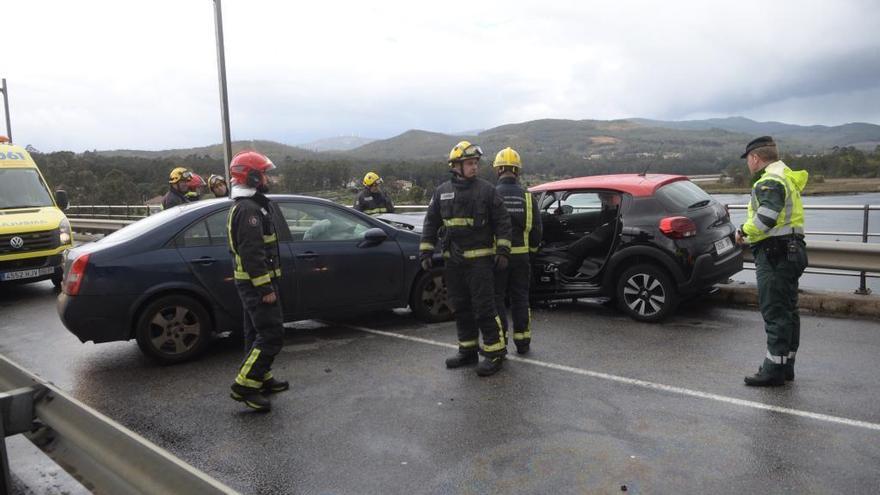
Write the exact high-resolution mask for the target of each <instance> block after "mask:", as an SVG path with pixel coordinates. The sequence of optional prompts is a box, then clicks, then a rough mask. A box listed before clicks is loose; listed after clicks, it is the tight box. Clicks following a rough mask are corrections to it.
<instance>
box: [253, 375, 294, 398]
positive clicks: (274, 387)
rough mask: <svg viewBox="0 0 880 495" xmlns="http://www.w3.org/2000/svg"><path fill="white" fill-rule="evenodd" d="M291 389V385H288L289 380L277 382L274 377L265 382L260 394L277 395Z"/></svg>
mask: <svg viewBox="0 0 880 495" xmlns="http://www.w3.org/2000/svg"><path fill="white" fill-rule="evenodd" d="M289 388H290V383H288V382H287V380H276V379H275V378H274V377H272V378H269V379H267V380H264V381H263V386H262V387H260V392H261V393H264V394H277V393H278V392H284V391H285V390H287V389H289Z"/></svg>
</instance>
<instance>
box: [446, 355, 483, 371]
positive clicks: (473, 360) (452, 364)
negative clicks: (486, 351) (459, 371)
mask: <svg viewBox="0 0 880 495" xmlns="http://www.w3.org/2000/svg"><path fill="white" fill-rule="evenodd" d="M471 364H477V353H476V352H461V351H458V354H456V355H455V356H452V357H451V358H448V359H447V360H446V367H447V368H449V369H453V368H461V367H462V366H468V365H471Z"/></svg>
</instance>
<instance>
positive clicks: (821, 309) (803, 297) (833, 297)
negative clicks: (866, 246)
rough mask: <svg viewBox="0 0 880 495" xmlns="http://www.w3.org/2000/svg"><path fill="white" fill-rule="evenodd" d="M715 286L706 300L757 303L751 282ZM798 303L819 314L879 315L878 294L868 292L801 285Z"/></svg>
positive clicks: (755, 289) (879, 300) (804, 308)
mask: <svg viewBox="0 0 880 495" xmlns="http://www.w3.org/2000/svg"><path fill="white" fill-rule="evenodd" d="M718 288H719V289H720V290H719V291H718V292H717V293H715V294H713V295H712V296H710V300H712V301H715V302H718V303H721V304H731V305H736V306H757V305H758V288H757V286H755V285H754V284H746V283H742V282H740V283H736V282H735V283H730V284H721V285H718ZM798 307H799V308H800V309H802V310H807V311H811V312H814V313H819V314H827V315H836V316H847V317H852V316H856V317H863V318H876V319H880V297H878V296H872V295H859V294H848V293H845V292H830V291H820V290H805V289H801V291H800V294H799V295H798Z"/></svg>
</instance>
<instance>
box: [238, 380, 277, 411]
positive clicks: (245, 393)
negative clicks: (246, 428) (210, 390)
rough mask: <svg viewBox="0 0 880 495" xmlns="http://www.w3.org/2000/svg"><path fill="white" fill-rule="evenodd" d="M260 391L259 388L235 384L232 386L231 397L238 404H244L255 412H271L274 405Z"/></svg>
mask: <svg viewBox="0 0 880 495" xmlns="http://www.w3.org/2000/svg"><path fill="white" fill-rule="evenodd" d="M260 391H261V389H259V388H254V387H245V386H244V385H239V384H237V383H235V384H233V385H232V393H230V394H229V396H230V397H232V398H233V399H234V400H237V401H238V402H244V404H245V405H246V406H248V407H249V408H251V409H253V410H255V411H260V412H266V411H269V410H271V409H272V403H271V402H269V399H267V398H266V397H264V396H263V395H262V394H261V393H260Z"/></svg>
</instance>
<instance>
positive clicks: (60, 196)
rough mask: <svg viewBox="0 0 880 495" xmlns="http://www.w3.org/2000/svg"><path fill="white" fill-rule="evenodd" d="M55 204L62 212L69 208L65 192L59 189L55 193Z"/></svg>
mask: <svg viewBox="0 0 880 495" xmlns="http://www.w3.org/2000/svg"><path fill="white" fill-rule="evenodd" d="M55 203H56V204H57V205H58V207H59V208H61V209H62V210H66V209H67V207H68V206H70V200H69V199H68V198H67V191H65V190H64V189H59V190H57V191H55Z"/></svg>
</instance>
